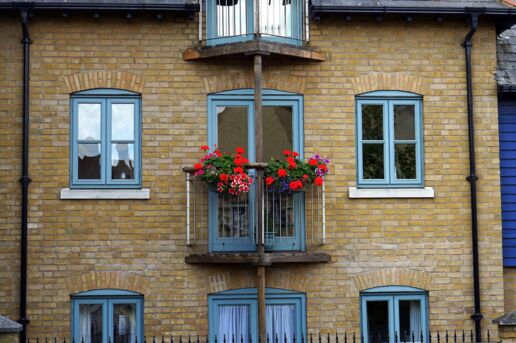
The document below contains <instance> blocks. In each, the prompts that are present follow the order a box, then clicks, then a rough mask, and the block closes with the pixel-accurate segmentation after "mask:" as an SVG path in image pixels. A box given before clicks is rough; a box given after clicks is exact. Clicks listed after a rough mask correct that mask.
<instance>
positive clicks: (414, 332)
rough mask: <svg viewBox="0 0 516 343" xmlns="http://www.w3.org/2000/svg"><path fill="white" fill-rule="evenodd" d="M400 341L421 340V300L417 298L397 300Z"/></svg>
mask: <svg viewBox="0 0 516 343" xmlns="http://www.w3.org/2000/svg"><path fill="white" fill-rule="evenodd" d="M399 309H400V311H399V316H400V317H399V322H400V335H399V337H400V341H401V342H419V341H421V302H420V301H419V300H400V301H399Z"/></svg>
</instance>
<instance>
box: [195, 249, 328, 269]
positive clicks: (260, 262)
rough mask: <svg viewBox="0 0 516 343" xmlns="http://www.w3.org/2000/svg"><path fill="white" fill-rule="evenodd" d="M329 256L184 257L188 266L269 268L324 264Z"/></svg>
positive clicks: (235, 255) (308, 254)
mask: <svg viewBox="0 0 516 343" xmlns="http://www.w3.org/2000/svg"><path fill="white" fill-rule="evenodd" d="M330 261H331V256H330V255H328V254H326V253H306V252H269V253H263V254H259V253H256V252H253V253H209V254H191V255H188V256H186V257H185V262H186V263H189V264H229V263H231V264H250V265H256V266H269V265H271V264H274V263H326V262H330Z"/></svg>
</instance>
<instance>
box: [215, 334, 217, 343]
mask: <svg viewBox="0 0 516 343" xmlns="http://www.w3.org/2000/svg"><path fill="white" fill-rule="evenodd" d="M215 343H217V335H215Z"/></svg>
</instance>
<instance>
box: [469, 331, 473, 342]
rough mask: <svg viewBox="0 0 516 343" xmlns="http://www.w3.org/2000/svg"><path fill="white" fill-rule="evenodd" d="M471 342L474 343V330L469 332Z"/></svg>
mask: <svg viewBox="0 0 516 343" xmlns="http://www.w3.org/2000/svg"><path fill="white" fill-rule="evenodd" d="M469 341H470V343H473V330H469Z"/></svg>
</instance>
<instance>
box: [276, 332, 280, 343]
mask: <svg viewBox="0 0 516 343" xmlns="http://www.w3.org/2000/svg"><path fill="white" fill-rule="evenodd" d="M275 342H276V343H278V342H279V341H278V333H276V341H275Z"/></svg>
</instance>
